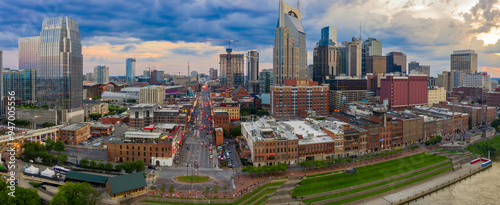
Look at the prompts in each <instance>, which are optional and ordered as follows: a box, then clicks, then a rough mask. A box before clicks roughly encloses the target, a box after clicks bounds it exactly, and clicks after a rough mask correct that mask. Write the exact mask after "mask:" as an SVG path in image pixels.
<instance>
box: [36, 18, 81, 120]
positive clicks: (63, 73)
mask: <svg viewBox="0 0 500 205" xmlns="http://www.w3.org/2000/svg"><path fill="white" fill-rule="evenodd" d="M38 59H39V60H38V63H37V72H36V75H37V82H36V85H37V90H36V92H37V98H36V100H37V103H38V104H39V105H48V106H50V107H54V108H61V109H78V108H79V109H82V106H83V103H82V101H83V86H82V75H83V56H82V44H81V41H80V31H79V30H78V22H77V21H76V20H74V19H71V18H69V17H54V18H45V19H44V20H43V23H42V31H41V32H40V52H39V58H38ZM82 113H83V109H82Z"/></svg>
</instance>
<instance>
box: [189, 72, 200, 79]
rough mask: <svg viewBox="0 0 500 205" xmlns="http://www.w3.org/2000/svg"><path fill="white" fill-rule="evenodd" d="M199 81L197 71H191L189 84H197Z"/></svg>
mask: <svg viewBox="0 0 500 205" xmlns="http://www.w3.org/2000/svg"><path fill="white" fill-rule="evenodd" d="M199 80H200V76H199V75H198V71H195V70H193V71H191V82H198V81H199Z"/></svg>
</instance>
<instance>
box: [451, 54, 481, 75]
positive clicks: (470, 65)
mask: <svg viewBox="0 0 500 205" xmlns="http://www.w3.org/2000/svg"><path fill="white" fill-rule="evenodd" d="M450 68H451V70H459V71H463V72H464V73H475V72H477V53H476V52H475V51H474V50H458V51H453V54H451V59H450Z"/></svg>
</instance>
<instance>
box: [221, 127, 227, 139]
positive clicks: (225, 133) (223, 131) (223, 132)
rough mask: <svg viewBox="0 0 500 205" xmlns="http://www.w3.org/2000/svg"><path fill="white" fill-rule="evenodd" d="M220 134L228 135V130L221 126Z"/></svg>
mask: <svg viewBox="0 0 500 205" xmlns="http://www.w3.org/2000/svg"><path fill="white" fill-rule="evenodd" d="M222 134H223V135H224V137H227V136H229V132H228V131H227V130H226V129H225V128H222Z"/></svg>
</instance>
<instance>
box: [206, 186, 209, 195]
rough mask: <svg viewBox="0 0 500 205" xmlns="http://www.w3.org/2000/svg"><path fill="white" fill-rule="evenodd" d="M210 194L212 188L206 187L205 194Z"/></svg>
mask: <svg viewBox="0 0 500 205" xmlns="http://www.w3.org/2000/svg"><path fill="white" fill-rule="evenodd" d="M208 193H210V188H209V187H208V186H206V187H205V194H208Z"/></svg>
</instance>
